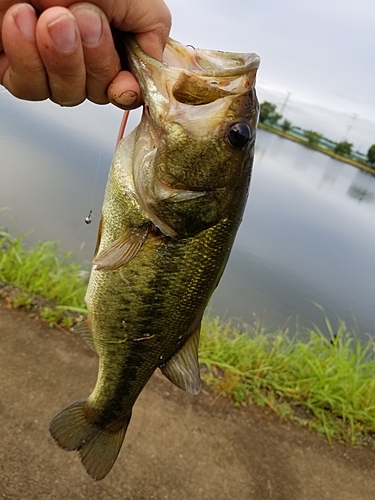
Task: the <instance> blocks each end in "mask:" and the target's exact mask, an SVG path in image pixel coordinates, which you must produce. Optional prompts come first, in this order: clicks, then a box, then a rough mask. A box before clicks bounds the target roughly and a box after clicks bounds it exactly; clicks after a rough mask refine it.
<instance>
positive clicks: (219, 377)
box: [200, 318, 375, 444]
mask: <svg viewBox="0 0 375 500" xmlns="http://www.w3.org/2000/svg"><path fill="white" fill-rule="evenodd" d="M327 328H328V331H329V332H330V338H327V337H326V336H325V335H323V333H322V332H321V331H320V330H319V329H318V328H315V329H312V330H308V331H306V332H303V333H297V334H296V335H295V336H294V338H290V337H289V336H288V335H287V334H286V333H285V332H283V331H278V332H274V333H270V332H266V331H265V330H264V328H263V327H262V325H261V324H260V323H256V324H255V325H254V326H253V327H248V329H247V331H245V332H239V331H238V330H236V329H234V328H233V327H232V326H230V324H224V325H223V324H222V323H221V322H220V320H219V319H217V318H216V319H213V318H206V321H205V322H204V325H203V332H202V342H201V348H200V361H201V363H203V364H204V365H206V366H207V368H208V371H207V373H206V376H205V377H206V380H207V382H208V383H209V384H211V385H212V386H213V387H214V388H215V390H216V391H218V392H220V393H222V394H224V395H226V396H228V397H230V398H232V399H233V400H234V401H235V402H236V403H237V404H245V405H246V404H249V403H256V404H258V405H261V406H267V407H268V408H269V409H271V410H272V411H274V412H275V413H277V414H278V415H279V416H280V417H282V418H289V419H293V420H297V421H299V422H300V423H301V424H302V425H305V426H308V427H310V428H312V429H315V430H317V431H318V432H319V433H324V434H325V435H326V436H327V438H328V439H329V440H332V439H334V438H336V439H340V440H343V441H345V442H351V443H353V444H366V443H368V442H369V441H371V442H372V437H373V433H375V363H374V350H375V343H374V341H373V340H372V339H371V340H368V341H367V342H366V343H365V344H364V343H363V342H361V341H360V340H359V339H358V338H357V337H356V335H355V334H354V333H353V332H351V331H349V330H348V328H347V327H346V325H345V324H344V323H341V324H340V326H339V328H338V330H337V331H336V332H333V330H332V327H331V325H330V323H329V321H328V320H327Z"/></svg>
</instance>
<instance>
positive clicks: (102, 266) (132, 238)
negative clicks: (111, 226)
mask: <svg viewBox="0 0 375 500" xmlns="http://www.w3.org/2000/svg"><path fill="white" fill-rule="evenodd" d="M148 232H149V224H144V225H143V226H141V227H131V228H129V229H128V230H127V231H126V232H125V234H123V235H122V236H121V237H120V238H118V239H117V240H115V241H113V242H112V243H111V244H110V245H108V246H107V247H106V248H104V250H102V251H101V252H100V253H99V254H98V255H97V256H96V257H95V258H94V261H93V262H94V264H96V269H97V270H98V271H114V270H115V269H118V268H119V267H121V266H124V265H125V264H127V263H128V262H130V261H131V260H132V259H134V257H135V256H136V255H137V254H138V252H139V251H140V249H141V248H142V246H143V244H144V242H145V241H146V239H147V235H148Z"/></svg>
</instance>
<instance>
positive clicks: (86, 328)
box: [73, 319, 96, 351]
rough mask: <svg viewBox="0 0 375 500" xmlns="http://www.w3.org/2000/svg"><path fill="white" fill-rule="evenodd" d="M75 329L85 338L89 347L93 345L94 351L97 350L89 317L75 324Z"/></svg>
mask: <svg viewBox="0 0 375 500" xmlns="http://www.w3.org/2000/svg"><path fill="white" fill-rule="evenodd" d="M73 330H74V331H75V332H76V333H78V335H80V336H81V337H82V338H83V340H84V341H85V342H86V344H87V345H88V346H89V347H91V349H92V350H93V351H96V349H95V345H94V340H93V338H92V333H91V329H90V325H89V322H88V321H87V319H85V320H83V321H81V322H80V323H77V324H76V325H74V327H73Z"/></svg>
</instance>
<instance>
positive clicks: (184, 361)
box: [160, 324, 201, 394]
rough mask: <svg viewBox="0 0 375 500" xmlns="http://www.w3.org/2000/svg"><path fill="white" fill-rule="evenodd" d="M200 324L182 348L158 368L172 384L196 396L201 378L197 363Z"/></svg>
mask: <svg viewBox="0 0 375 500" xmlns="http://www.w3.org/2000/svg"><path fill="white" fill-rule="evenodd" d="M200 329H201V327H200V324H199V326H198V328H197V329H196V330H195V332H194V333H193V334H192V335H191V337H190V338H189V339H188V340H187V341H186V342H185V344H184V345H183V346H182V348H181V349H180V350H179V351H178V352H177V353H176V354H175V355H174V356H173V357H172V358H171V359H169V360H168V361H167V362H166V363H165V365H162V366H161V367H160V369H161V371H162V373H163V375H165V376H166V377H167V378H168V379H169V380H170V381H171V382H172V383H173V384H175V385H176V386H177V387H179V388H180V389H182V390H184V391H186V392H188V393H189V394H198V392H199V391H200V389H201V378H200V371H199V361H198V346H199V336H200Z"/></svg>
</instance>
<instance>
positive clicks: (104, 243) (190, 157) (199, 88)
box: [50, 40, 259, 480]
mask: <svg viewBox="0 0 375 500" xmlns="http://www.w3.org/2000/svg"><path fill="white" fill-rule="evenodd" d="M128 43H129V47H130V50H129V56H128V57H129V64H130V66H131V68H132V71H133V72H134V74H135V75H136V77H137V79H138V80H139V82H140V85H141V88H142V91H143V94H144V98H145V111H144V114H143V117H142V120H141V123H140V125H139V126H138V128H137V129H136V130H135V131H133V132H132V133H131V134H130V135H129V136H128V137H126V138H125V139H124V140H122V141H121V142H120V144H119V146H118V148H117V151H116V153H115V157H114V160H113V162H112V166H111V170H110V173H109V177H108V183H107V187H106V194H105V199H104V203H103V208H102V220H101V224H100V229H99V235H98V244H97V249H96V252H95V254H96V255H95V259H94V263H95V264H94V266H93V269H92V273H91V277H90V282H89V285H88V290H87V294H86V304H87V308H88V320H87V323H85V324H83V325H80V326H79V327H78V329H79V330H80V333H81V334H82V336H83V337H85V338H88V339H89V343H91V344H92V346H93V347H94V349H95V350H96V352H97V353H98V355H99V373H98V378H97V383H96V386H95V388H94V390H93V392H92V393H91V394H90V396H89V397H88V398H87V399H86V400H83V401H79V402H77V403H74V404H73V405H71V406H69V407H68V408H66V409H65V410H63V411H62V412H61V413H59V414H58V415H57V416H56V417H55V418H54V419H53V420H52V422H51V425H50V431H51V434H52V436H53V437H54V438H55V440H56V441H57V443H58V444H59V446H61V447H62V448H64V449H67V450H77V451H79V453H80V457H81V460H82V463H83V465H84V466H85V468H86V470H87V472H88V473H89V474H90V475H91V476H92V477H93V478H94V479H96V480H99V479H102V478H104V477H105V476H106V475H107V474H108V472H109V471H110V470H111V468H112V466H113V464H114V462H115V460H116V458H117V455H118V453H119V451H120V448H121V445H122V442H123V439H124V436H125V433H126V429H127V426H128V424H129V421H130V418H131V412H132V407H133V405H134V403H135V401H136V399H137V397H138V395H139V394H140V392H141V391H142V389H143V387H144V386H145V384H146V383H147V381H148V380H149V378H150V377H151V375H152V373H153V372H154V371H155V369H156V368H157V367H160V368H161V369H162V372H163V373H164V374H165V375H166V376H167V377H168V378H169V379H170V380H171V381H172V382H173V383H175V384H176V385H177V386H178V387H180V388H182V389H184V390H186V391H187V392H189V393H191V394H196V393H197V392H199V389H200V376H199V364H198V354H197V349H198V343H199V330H200V323H201V318H202V315H203V312H204V310H205V307H206V305H207V302H208V300H209V298H210V296H211V294H212V292H213V291H214V289H215V287H216V286H217V283H218V281H219V279H220V277H221V275H222V272H223V270H224V267H225V265H226V262H227V260H228V257H229V253H230V249H231V247H232V244H233V240H234V238H235V234H236V231H237V229H238V226H239V224H240V222H241V219H242V214H243V210H244V207H245V203H246V199H247V194H248V186H249V182H250V175H251V166H252V159H253V150H254V140H255V129H256V123H257V117H258V103H257V100H256V95H255V90H254V78H255V72H256V68H257V65H258V62H259V61H258V60H257V58H256V57H255V56H254V55H252V56H249V55H243V54H234V55H233V54H227V53H219V52H213V51H193V52H192V51H191V50H190V49H189V50H188V49H187V48H186V47H184V46H182V45H180V44H178V43H177V42H174V41H170V42H169V43H168V46H167V50H166V52H167V55H166V57H169V58H170V59H171V60H172V61H175V60H177V62H178V63H179V64H180V65H185V66H186V68H185V69H181V68H178V69H176V68H174V67H173V66H171V64H170V65H168V66H165V65H163V64H161V63H159V62H157V61H154V60H153V59H151V58H149V57H148V56H147V55H146V54H144V53H143V52H142V51H141V50H140V48H139V47H138V46H137V45H136V44H135V42H134V41H132V40H129V42H128ZM186 60H187V61H188V62H186ZM218 60H219V62H220V64H217V61H218ZM236 60H237V61H240V62H238V63H237V64H236V63H235V61H236ZM225 61H229V62H230V64H229V65H230V68H229V69H225V68H224V69H223V68H222V65H223V64H224V62H225ZM213 81H215V82H216V83H214V84H213V83H212V82H213ZM228 87H229V90H228ZM176 97H177V98H176ZM239 124H240V125H239ZM241 127H243V128H242V132H241ZM239 129H240V132H241V133H240V132H238V130H239ZM247 133H248V134H249V137H248V138H246V137H245V138H244V136H246V134H247ZM231 141H232V142H234V143H236V146H235V147H233V146H231Z"/></svg>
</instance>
